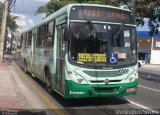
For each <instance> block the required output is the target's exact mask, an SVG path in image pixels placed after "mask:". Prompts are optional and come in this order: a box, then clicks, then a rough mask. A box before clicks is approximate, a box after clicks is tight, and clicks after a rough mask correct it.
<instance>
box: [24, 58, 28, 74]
mask: <svg viewBox="0 0 160 115" xmlns="http://www.w3.org/2000/svg"><path fill="white" fill-rule="evenodd" d="M24 72H25V73H28V70H27V62H26V60H24Z"/></svg>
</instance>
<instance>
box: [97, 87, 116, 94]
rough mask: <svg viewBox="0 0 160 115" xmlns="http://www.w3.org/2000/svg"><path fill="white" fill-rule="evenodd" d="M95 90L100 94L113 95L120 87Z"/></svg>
mask: <svg viewBox="0 0 160 115" xmlns="http://www.w3.org/2000/svg"><path fill="white" fill-rule="evenodd" d="M94 90H95V91H96V92H98V93H113V92H116V91H117V90H118V87H111V88H100V87H96V88H94Z"/></svg>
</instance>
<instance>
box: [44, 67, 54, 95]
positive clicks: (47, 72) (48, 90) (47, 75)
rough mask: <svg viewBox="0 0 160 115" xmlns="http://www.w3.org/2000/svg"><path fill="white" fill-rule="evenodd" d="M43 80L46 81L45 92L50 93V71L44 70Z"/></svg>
mask: <svg viewBox="0 0 160 115" xmlns="http://www.w3.org/2000/svg"><path fill="white" fill-rule="evenodd" d="M45 79H46V80H45V81H46V83H45V84H46V90H47V92H49V93H51V92H52V89H51V76H50V72H49V71H48V70H47V71H46V72H45Z"/></svg>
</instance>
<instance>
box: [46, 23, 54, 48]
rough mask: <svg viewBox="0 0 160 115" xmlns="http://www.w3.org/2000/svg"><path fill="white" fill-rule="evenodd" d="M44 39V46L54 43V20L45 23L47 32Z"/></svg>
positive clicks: (47, 46) (48, 46) (49, 46)
mask: <svg viewBox="0 0 160 115" xmlns="http://www.w3.org/2000/svg"><path fill="white" fill-rule="evenodd" d="M46 35H47V36H46V40H45V47H46V48H51V47H52V46H53V43H54V21H52V22H50V23H48V24H47V34H46Z"/></svg>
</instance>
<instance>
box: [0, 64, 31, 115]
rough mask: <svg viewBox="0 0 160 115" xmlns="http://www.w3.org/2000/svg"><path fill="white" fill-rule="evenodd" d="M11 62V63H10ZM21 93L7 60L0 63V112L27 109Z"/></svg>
mask: <svg viewBox="0 0 160 115" xmlns="http://www.w3.org/2000/svg"><path fill="white" fill-rule="evenodd" d="M10 64H11V63H10ZM27 109H29V108H28V106H27V105H26V103H25V100H24V98H23V95H22V93H21V91H20V90H19V87H18V86H17V84H16V80H15V79H14V76H13V71H11V66H10V65H9V64H8V63H7V62H3V63H0V113H2V112H4V111H3V110H5V111H6V110H27Z"/></svg>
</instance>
